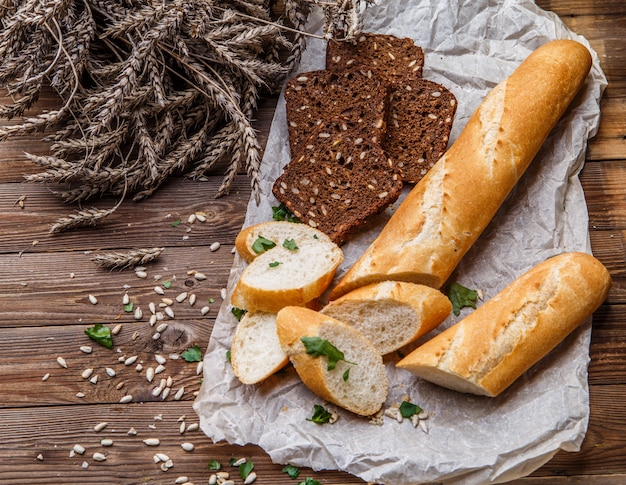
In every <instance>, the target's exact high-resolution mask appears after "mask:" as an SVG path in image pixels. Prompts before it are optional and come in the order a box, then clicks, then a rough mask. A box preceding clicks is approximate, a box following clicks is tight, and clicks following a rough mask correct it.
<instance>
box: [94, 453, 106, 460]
mask: <svg viewBox="0 0 626 485" xmlns="http://www.w3.org/2000/svg"><path fill="white" fill-rule="evenodd" d="M106 459H107V457H106V455H103V454H102V453H100V452H96V453H94V454H93V460H94V461H105V460H106Z"/></svg>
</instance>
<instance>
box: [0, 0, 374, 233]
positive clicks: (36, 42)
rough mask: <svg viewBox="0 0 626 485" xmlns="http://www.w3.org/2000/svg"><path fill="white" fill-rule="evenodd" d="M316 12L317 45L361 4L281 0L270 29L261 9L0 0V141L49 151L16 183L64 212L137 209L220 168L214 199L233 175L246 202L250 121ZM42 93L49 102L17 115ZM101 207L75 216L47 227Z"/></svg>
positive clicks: (244, 3)
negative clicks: (40, 142)
mask: <svg viewBox="0 0 626 485" xmlns="http://www.w3.org/2000/svg"><path fill="white" fill-rule="evenodd" d="M366 1H367V0H366ZM316 7H317V8H321V9H322V10H323V11H324V15H325V18H326V29H325V34H326V36H327V37H351V36H354V35H356V34H357V33H358V31H359V30H360V21H359V9H360V8H361V1H360V0H336V1H334V0H286V3H285V19H286V22H285V23H280V22H278V21H274V20H272V18H271V15H270V5H269V0H163V1H158V2H154V1H152V0H1V2H0V22H1V23H2V29H1V30H0V86H1V87H4V88H5V89H6V92H7V94H8V96H9V97H11V98H12V100H13V102H12V103H11V104H8V105H6V106H0V117H4V118H6V119H11V118H21V121H20V122H19V123H18V124H12V125H6V126H0V140H4V139H7V138H9V137H12V136H15V135H23V134H29V133H35V132H42V131H44V130H48V132H47V133H46V137H45V138H44V139H45V140H47V141H50V142H51V147H50V153H49V154H48V155H47V156H33V155H29V154H27V155H26V156H27V157H28V158H29V159H30V160H32V161H33V162H35V163H36V164H38V165H39V166H41V167H42V171H41V172H40V173H36V174H33V175H29V176H27V177H26V180H27V181H29V182H39V183H46V184H49V185H50V186H51V187H52V188H53V192H54V193H56V194H57V195H58V196H59V197H61V198H62V199H63V200H64V201H66V202H68V203H81V202H84V201H86V200H88V199H90V198H93V197H96V196H98V197H99V196H102V195H104V194H109V195H113V196H116V197H119V198H120V199H121V198H123V196H124V195H125V194H128V195H131V196H132V197H133V198H134V199H135V200H138V199H141V198H144V197H147V196H149V195H151V194H152V193H154V191H155V190H157V189H158V188H159V187H160V186H161V185H162V184H163V182H165V181H166V180H167V179H168V178H169V177H171V176H173V175H179V174H187V175H188V176H191V177H200V176H203V175H206V174H208V173H210V171H211V170H215V168H216V166H217V165H218V164H219V162H221V161H227V169H226V172H225V174H224V179H223V183H222V184H221V186H220V187H219V189H218V191H217V193H216V197H220V196H223V195H225V194H228V192H229V190H230V187H231V184H232V181H233V180H234V178H235V176H236V175H237V173H238V171H239V170H244V171H245V172H246V174H247V175H248V177H249V179H250V183H251V186H252V189H253V193H254V194H255V196H256V197H257V201H258V196H259V193H258V187H259V164H260V155H259V152H260V147H259V143H258V141H257V137H256V134H255V131H254V129H253V128H252V125H251V119H252V115H253V112H254V110H255V108H256V104H257V100H258V99H259V97H260V96H263V95H264V94H268V93H272V92H276V90H278V89H279V88H280V87H281V85H282V83H283V81H284V79H285V78H286V76H287V75H288V74H289V72H290V71H291V70H292V69H293V68H294V66H295V65H296V64H297V62H298V60H299V58H300V55H301V53H302V50H303V49H304V46H305V43H304V38H305V35H307V34H306V33H305V32H304V26H305V23H306V21H307V19H308V18H309V15H310V13H311V10H312V9H313V8H316ZM285 53H286V55H285ZM46 84H47V85H50V86H51V87H52V88H53V89H54V90H55V91H56V92H57V94H58V95H59V96H60V98H61V99H62V106H61V107H60V108H59V109H58V110H56V111H52V112H46V113H39V114H35V115H33V116H30V117H28V118H22V117H23V116H24V114H25V113H26V111H27V110H29V109H31V108H32V107H33V106H34V105H35V103H36V102H37V99H38V97H39V94H40V92H41V89H42V87H43V86H44V85H46ZM50 130H51V131H50ZM118 205H119V204H118ZM116 207H117V205H116ZM113 211H114V209H109V210H98V209H89V210H79V211H77V212H76V213H73V214H71V215H69V216H68V217H66V218H62V219H61V220H59V221H57V223H56V224H54V226H53V228H52V230H51V231H52V232H59V231H64V230H68V229H72V228H74V227H79V226H82V225H85V224H95V223H97V222H98V221H100V220H102V219H103V218H104V217H106V216H108V215H110V214H111V213H112V212H113Z"/></svg>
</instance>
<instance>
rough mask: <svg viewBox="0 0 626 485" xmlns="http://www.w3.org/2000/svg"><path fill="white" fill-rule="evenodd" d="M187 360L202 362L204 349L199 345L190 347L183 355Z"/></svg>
mask: <svg viewBox="0 0 626 485" xmlns="http://www.w3.org/2000/svg"><path fill="white" fill-rule="evenodd" d="M180 356H181V357H182V358H183V359H185V361H186V362H200V361H201V360H202V350H201V349H200V347H198V346H197V345H194V346H193V347H189V348H188V349H187V350H185V351H184V352H183V353H182V354H181V355H180Z"/></svg>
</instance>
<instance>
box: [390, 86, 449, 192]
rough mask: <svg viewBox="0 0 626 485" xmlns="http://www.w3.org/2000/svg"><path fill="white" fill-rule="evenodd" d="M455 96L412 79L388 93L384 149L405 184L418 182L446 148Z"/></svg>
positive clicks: (439, 87) (442, 87)
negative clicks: (394, 163) (392, 160)
mask: <svg viewBox="0 0 626 485" xmlns="http://www.w3.org/2000/svg"><path fill="white" fill-rule="evenodd" d="M456 108H457V101H456V97H455V96H454V94H452V92H450V91H449V90H448V89H447V88H446V87H444V86H442V85H441V84H438V83H435V82H432V81H428V80H426V79H414V80H409V81H405V82H404V83H402V84H400V83H399V84H396V85H395V86H394V88H393V90H392V92H391V96H390V102H389V112H388V114H387V116H388V117H387V133H386V135H385V141H384V143H383V148H384V149H385V151H386V152H387V155H388V156H389V157H391V158H393V159H394V160H395V162H396V164H397V166H398V168H399V170H400V174H401V175H402V180H403V181H404V182H409V183H415V182H418V181H419V180H420V179H421V178H422V177H423V176H424V175H426V172H427V171H428V170H430V169H431V168H432V166H433V165H434V164H435V163H436V162H437V160H439V158H441V156H442V155H443V154H444V152H445V151H446V149H447V146H448V140H449V139H450V131H451V129H452V123H453V121H454V115H455V114H456Z"/></svg>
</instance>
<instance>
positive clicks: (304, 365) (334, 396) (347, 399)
mask: <svg viewBox="0 0 626 485" xmlns="http://www.w3.org/2000/svg"><path fill="white" fill-rule="evenodd" d="M276 332H277V334H278V339H279V341H280V344H281V346H282V348H283V350H284V351H285V352H286V353H287V355H288V356H289V360H290V361H291V363H292V364H293V366H294V368H295V369H296V372H297V373H298V375H299V376H300V378H301V379H302V382H303V383H304V384H305V385H306V386H307V387H308V388H309V389H310V390H311V391H313V392H314V393H315V394H317V395H318V396H319V397H321V398H322V399H325V400H327V401H328V402H331V403H333V404H336V405H337V406H340V407H342V408H344V409H347V410H348V411H351V412H353V413H356V414H359V415H361V416H369V415H372V414H375V413H376V412H378V411H379V410H380V409H381V407H382V405H383V403H384V402H385V400H386V398H387V393H388V387H389V381H388V379H387V373H386V370H385V366H384V364H383V359H382V356H381V355H380V353H379V352H378V351H377V350H376V348H375V347H374V346H373V345H372V344H371V342H370V341H369V340H368V339H367V338H365V337H364V336H363V335H362V334H361V333H360V332H359V331H358V330H356V329H355V328H353V327H351V326H350V325H346V324H345V323H343V322H340V321H339V320H335V319H334V318H331V317H329V316H326V315H323V314H321V313H319V312H316V311H313V310H309V309H307V308H302V307H286V308H283V309H282V310H281V311H279V312H278V316H277V318H276ZM302 337H319V338H321V339H323V340H327V341H328V342H330V343H331V344H332V345H334V346H335V347H336V348H337V349H338V350H339V351H341V352H343V353H344V356H345V359H346V360H347V361H350V362H353V364H352V363H348V362H345V361H339V362H338V363H337V366H336V367H335V368H334V369H333V370H328V368H327V365H328V359H327V357H325V356H319V357H314V356H312V355H310V354H308V353H307V352H306V348H305V346H304V344H303V343H302V341H301V338H302ZM347 370H349V376H348V377H347V379H344V373H345V371H347Z"/></svg>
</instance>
